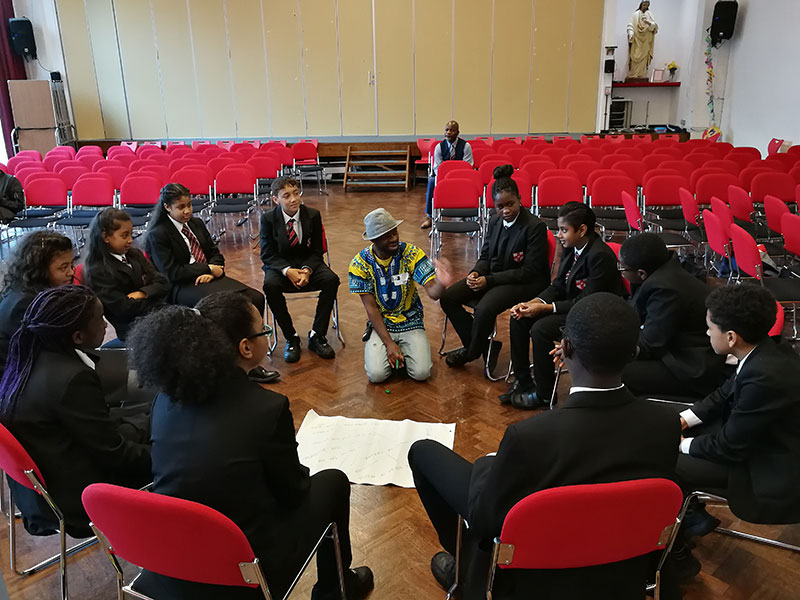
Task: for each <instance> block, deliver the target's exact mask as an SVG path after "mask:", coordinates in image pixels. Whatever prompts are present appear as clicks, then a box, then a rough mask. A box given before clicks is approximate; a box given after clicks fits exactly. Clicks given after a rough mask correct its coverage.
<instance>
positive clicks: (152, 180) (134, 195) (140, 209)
mask: <svg viewBox="0 0 800 600" xmlns="http://www.w3.org/2000/svg"><path fill="white" fill-rule="evenodd" d="M161 187H162V183H161V180H160V179H158V178H157V177H156V176H155V175H150V174H148V173H143V172H141V171H139V172H138V173H131V174H129V175H128V176H127V177H126V178H125V180H124V181H123V182H122V186H121V187H120V190H119V204H120V208H122V209H123V210H126V211H128V212H129V213H130V214H131V215H132V216H140V215H141V214H142V213H144V214H147V213H148V212H150V211H151V210H152V209H153V208H155V206H156V205H157V204H158V199H159V196H160V194H161Z"/></svg>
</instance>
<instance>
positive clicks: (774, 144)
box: [767, 138, 783, 155]
mask: <svg viewBox="0 0 800 600" xmlns="http://www.w3.org/2000/svg"><path fill="white" fill-rule="evenodd" d="M781 146H783V139H782V138H772V139H771V140H770V141H769V144H768V145H767V154H769V155H772V154H777V152H778V150H780V149H781Z"/></svg>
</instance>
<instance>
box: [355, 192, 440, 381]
mask: <svg viewBox="0 0 800 600" xmlns="http://www.w3.org/2000/svg"><path fill="white" fill-rule="evenodd" d="M402 222H403V221H402V220H400V221H397V220H395V219H394V217H392V215H390V214H389V211H387V210H386V209H385V208H376V209H375V210H373V211H372V212H371V213H369V214H368V215H367V216H366V217H364V226H365V229H366V230H365V231H364V233H363V235H362V237H363V238H364V239H365V240H370V241H371V242H372V244H371V245H370V246H367V247H366V248H364V249H363V250H362V251H361V252H359V253H358V254H356V255H355V257H354V258H353V260H352V262H351V263H350V270H349V282H350V293H352V294H358V295H359V296H361V302H362V303H363V304H364V309H365V310H366V312H367V319H368V324H367V332H366V333H365V334H364V338H363V339H364V341H365V342H366V343H365V345H364V366H365V368H366V370H367V377H368V378H369V380H370V381H371V382H372V383H380V382H382V381H385V380H386V379H388V378H389V376H390V375H391V374H392V369H393V368H394V369H399V368H400V367H405V368H406V371H407V372H408V374H409V375H410V376H411V377H412V378H413V379H416V380H417V381H424V380H426V379H427V378H428V377H430V374H431V369H432V368H433V362H432V361H431V346H430V344H429V343H428V336H427V335H425V325H424V323H423V312H422V301H421V300H420V298H419V294H418V293H417V286H422V287H423V288H424V289H425V292H426V293H427V294H428V296H429V297H430V298H431V300H438V299H439V298H440V297H441V295H442V292H444V290H445V288H446V287H447V286H449V285H450V284H451V283H452V277H451V276H450V273H449V272H448V271H447V270H446V269H442V266H441V265H440V267H439V274H438V277H437V272H436V270H435V269H434V265H433V263H432V262H431V261H430V259H429V258H428V257H427V256H425V253H424V252H423V251H422V250H420V249H419V248H417V247H416V246H413V245H412V244H409V243H407V242H401V241H400V236H399V235H398V233H397V226H398V225H400V223H402Z"/></svg>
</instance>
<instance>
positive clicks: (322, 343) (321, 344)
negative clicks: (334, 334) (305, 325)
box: [308, 331, 336, 358]
mask: <svg viewBox="0 0 800 600" xmlns="http://www.w3.org/2000/svg"><path fill="white" fill-rule="evenodd" d="M308 349H309V350H311V351H312V352H314V353H315V354H316V355H317V356H319V357H320V358H334V357H335V356H336V352H334V351H333V348H331V347H330V345H329V344H328V340H327V339H326V338H325V336H324V335H320V334H318V333H316V334H314V335H311V332H310V331H309V332H308Z"/></svg>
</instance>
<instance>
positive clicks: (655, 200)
mask: <svg viewBox="0 0 800 600" xmlns="http://www.w3.org/2000/svg"><path fill="white" fill-rule="evenodd" d="M681 188H686V189H689V181H688V180H687V178H686V177H683V176H681V175H657V176H655V177H652V178H650V179H649V180H648V181H647V182H645V184H644V190H643V191H644V197H643V201H642V206H643V207H644V209H645V211H647V209H652V208H664V207H674V206H680V204H681V200H680V195H679V192H678V190H680V189H681Z"/></svg>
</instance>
